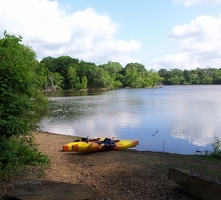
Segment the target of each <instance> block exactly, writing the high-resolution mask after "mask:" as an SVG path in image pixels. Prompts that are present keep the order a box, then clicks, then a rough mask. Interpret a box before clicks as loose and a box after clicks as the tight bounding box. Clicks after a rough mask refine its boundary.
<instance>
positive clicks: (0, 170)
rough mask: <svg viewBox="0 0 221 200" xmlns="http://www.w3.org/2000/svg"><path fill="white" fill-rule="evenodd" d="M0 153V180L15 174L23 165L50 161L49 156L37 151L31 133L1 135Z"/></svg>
mask: <svg viewBox="0 0 221 200" xmlns="http://www.w3.org/2000/svg"><path fill="white" fill-rule="evenodd" d="M0 155H1V157H0V182H1V181H2V180H7V179H10V178H11V177H13V176H15V175H16V174H17V173H18V171H19V169H21V168H22V167H24V166H29V165H43V164H48V163H50V158H49V157H48V156H46V155H44V154H42V153H41V152H39V151H38V149H37V145H36V144H35V143H34V138H33V137H32V136H31V135H29V136H23V137H11V138H10V139H8V138H6V137H1V138H0Z"/></svg>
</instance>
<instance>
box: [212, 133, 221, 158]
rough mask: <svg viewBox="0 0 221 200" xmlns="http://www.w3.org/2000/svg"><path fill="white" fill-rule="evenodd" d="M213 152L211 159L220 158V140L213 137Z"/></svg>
mask: <svg viewBox="0 0 221 200" xmlns="http://www.w3.org/2000/svg"><path fill="white" fill-rule="evenodd" d="M211 145H212V147H213V152H212V153H211V156H212V157H215V158H220V157H221V139H220V138H219V137H218V136H215V137H214V140H213V143H212V144H211Z"/></svg>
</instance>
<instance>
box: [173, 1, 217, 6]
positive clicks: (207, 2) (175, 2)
mask: <svg viewBox="0 0 221 200" xmlns="http://www.w3.org/2000/svg"><path fill="white" fill-rule="evenodd" d="M178 3H181V4H184V5H185V6H192V5H195V4H205V5H208V4H218V3H221V0H209V1H205V0H174V4H178Z"/></svg>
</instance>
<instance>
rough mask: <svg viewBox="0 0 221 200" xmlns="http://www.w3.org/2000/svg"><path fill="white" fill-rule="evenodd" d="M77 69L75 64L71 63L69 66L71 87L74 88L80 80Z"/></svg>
mask: <svg viewBox="0 0 221 200" xmlns="http://www.w3.org/2000/svg"><path fill="white" fill-rule="evenodd" d="M77 78H78V77H77V71H76V68H75V66H74V65H73V64H71V65H70V66H69V68H68V79H69V83H70V86H71V89H72V90H73V89H74V88H75V86H76V83H77V81H78V79H77Z"/></svg>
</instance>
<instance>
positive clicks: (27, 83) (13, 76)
mask: <svg viewBox="0 0 221 200" xmlns="http://www.w3.org/2000/svg"><path fill="white" fill-rule="evenodd" d="M21 42H22V37H20V36H19V37H16V36H14V35H9V34H7V33H6V32H4V37H3V38H2V39H0V134H1V136H4V137H7V138H9V137H11V136H13V135H22V134H27V133H28V132H29V130H30V129H31V128H32V125H33V124H32V123H31V122H32V119H34V117H35V114H36V112H35V111H36V108H37V107H38V105H39V102H46V101H45V99H44V98H43V96H42V95H41V93H40V88H41V84H40V82H39V78H38V77H39V76H38V74H36V73H35V71H36V70H37V68H38V67H39V63H38V62H37V61H36V54H35V52H34V51H33V50H32V49H31V48H30V47H28V46H25V45H22V44H21ZM42 105H43V103H42Z"/></svg>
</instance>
